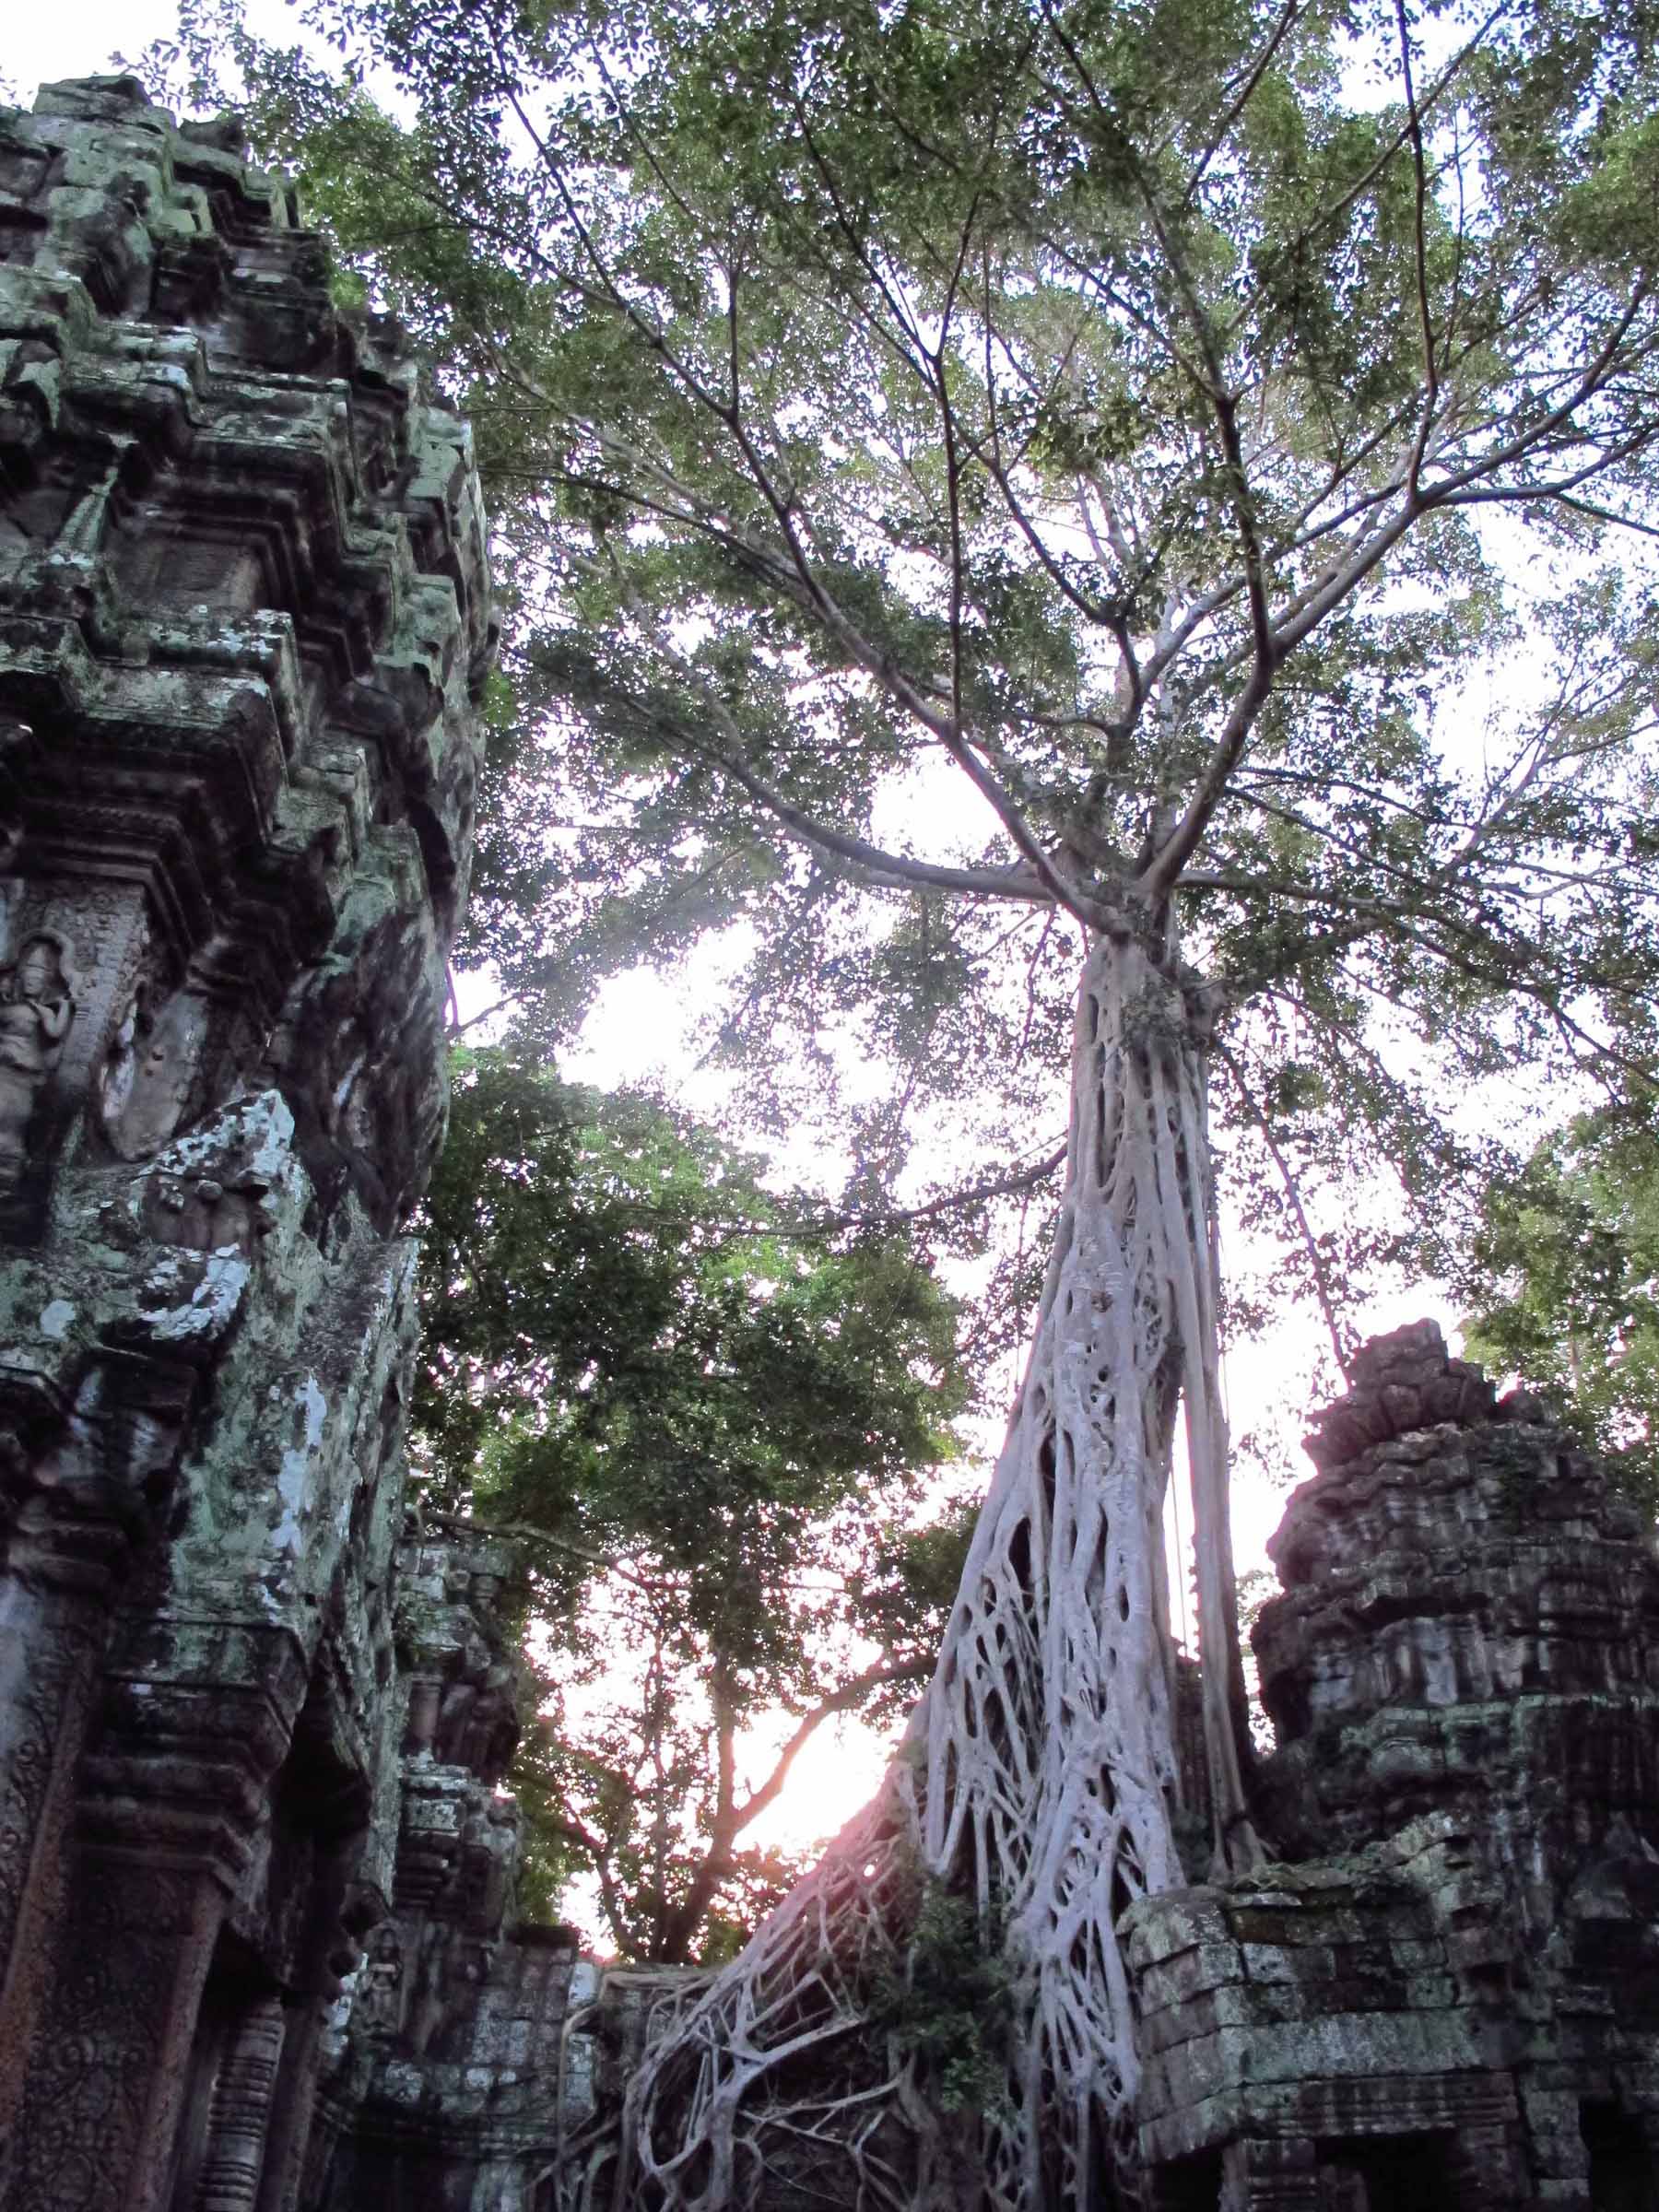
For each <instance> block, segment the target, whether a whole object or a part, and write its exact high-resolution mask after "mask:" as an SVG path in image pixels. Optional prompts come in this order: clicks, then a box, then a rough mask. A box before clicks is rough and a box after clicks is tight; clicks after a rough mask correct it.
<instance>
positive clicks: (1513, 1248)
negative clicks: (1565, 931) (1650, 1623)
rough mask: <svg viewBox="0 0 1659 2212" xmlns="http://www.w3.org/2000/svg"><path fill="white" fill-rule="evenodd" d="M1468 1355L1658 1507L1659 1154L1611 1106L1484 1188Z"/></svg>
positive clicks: (1630, 1490)
mask: <svg viewBox="0 0 1659 2212" xmlns="http://www.w3.org/2000/svg"><path fill="white" fill-rule="evenodd" d="M1483 1217H1484V1218H1483V1223H1482V1228H1481V1232H1480V1234H1479V1236H1478V1237H1477V1240H1476V1242H1475V1246H1474V1249H1473V1252H1472V1253H1471V1257H1470V1265H1469V1269H1468V1272H1467V1275H1466V1277H1465V1292H1466V1295H1467V1296H1468V1297H1469V1299H1470V1301H1471V1312H1470V1317H1469V1319H1468V1320H1467V1321H1465V1324H1464V1337H1465V1349H1466V1350H1467V1351H1468V1352H1469V1353H1470V1354H1471V1355H1472V1356H1473V1357H1474V1358H1475V1359H1481V1360H1484V1361H1485V1362H1486V1363H1487V1365H1488V1367H1490V1368H1492V1369H1493V1370H1495V1371H1497V1372H1499V1373H1501V1374H1512V1375H1516V1376H1518V1377H1519V1378H1520V1380H1521V1382H1523V1383H1524V1384H1525V1385H1526V1386H1527V1387H1528V1388H1529V1389H1532V1390H1535V1391H1538V1392H1540V1393H1541V1394H1543V1395H1544V1396H1546V1397H1547V1399H1549V1400H1550V1401H1551V1402H1552V1403H1553V1404H1554V1405H1555V1406H1556V1407H1557V1408H1558V1410H1559V1411H1560V1412H1561V1413H1562V1414H1564V1415H1565V1417H1566V1418H1568V1420H1570V1421H1571V1423H1573V1424H1574V1425H1575V1426H1576V1427H1577V1429H1578V1430H1579V1431H1580V1433H1581V1435H1582V1436H1583V1440H1584V1441H1585V1442H1586V1443H1588V1444H1591V1445H1593V1446H1594V1448H1595V1449H1596V1450H1597V1451H1599V1452H1601V1453H1605V1454H1606V1460H1607V1464H1608V1467H1609V1469H1610V1471H1611V1473H1612V1475H1613V1477H1614V1479H1615V1481H1616V1482H1618V1485H1619V1487H1620V1488H1622V1489H1624V1490H1625V1492H1626V1493H1627V1494H1628V1495H1629V1496H1630V1498H1631V1499H1632V1500H1634V1501H1635V1502H1637V1503H1639V1504H1640V1505H1641V1507H1642V1508H1643V1510H1644V1511H1645V1512H1648V1513H1649V1514H1650V1515H1655V1514H1659V1149H1656V1147H1655V1142H1654V1135H1653V1124H1652V1123H1651V1121H1649V1120H1646V1119H1641V1120H1636V1119H1633V1118H1632V1117H1631V1116H1630V1114H1628V1113H1623V1114H1621V1113H1618V1112H1612V1111H1609V1110H1607V1109H1605V1108H1604V1109H1603V1110H1601V1111H1600V1112H1593V1113H1585V1114H1581V1115H1580V1116H1578V1118H1577V1119H1576V1120H1574V1121H1573V1122H1572V1123H1571V1125H1570V1126H1569V1127H1568V1128H1567V1129H1565V1130H1564V1131H1562V1132H1560V1133H1559V1135H1555V1136H1552V1137H1549V1138H1547V1139H1546V1140H1545V1142H1544V1143H1542V1144H1541V1145H1540V1146H1539V1147H1537V1149H1536V1150H1535V1152H1534V1153H1533V1155H1532V1157H1531V1158H1530V1159H1528V1160H1527V1161H1526V1163H1525V1165H1524V1168H1523V1170H1522V1171H1521V1172H1520V1173H1519V1174H1518V1175H1516V1176H1514V1177H1513V1178H1511V1179H1509V1180H1506V1181H1505V1182H1502V1183H1500V1184H1498V1185H1495V1186H1494V1187H1493V1188H1492V1189H1491V1190H1490V1191H1489V1192H1488V1194H1487V1196H1486V1200H1485V1203H1484V1206H1483Z"/></svg>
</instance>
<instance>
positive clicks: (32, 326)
mask: <svg viewBox="0 0 1659 2212" xmlns="http://www.w3.org/2000/svg"><path fill="white" fill-rule="evenodd" d="M491 645H492V636H491V615H490V606H489V593H488V577H487V572H486V563H485V552H484V540H483V530H482V518H481V513H480V509H479V502H478V493H477V478H476V476H475V474H474V471H473V468H472V465H471V458H470V449H469V444H468V439H467V433H466V431H465V427H464V426H463V425H462V424H461V423H460V422H459V421H458V420H457V419H456V418H454V417H453V415H452V414H449V413H447V412H445V411H444V410H443V409H442V408H441V407H439V406H434V405H432V404H431V403H430V402H429V400H428V399H427V398H425V397H423V395H422V394H421V391H420V388H419V382H418V376H417V371H416V368H415V365H414V363H413V362H412V361H411V360H410V359H409V358H408V357H407V355H406V351H405V349H404V347H403V346H402V343H401V341H400V339H399V336H398V334H397V333H396V332H395V331H394V329H391V328H389V327H384V326H382V325H380V324H376V323H375V322H373V321H372V320H368V321H347V319H345V318H343V317H342V316H341V315H339V314H337V313H336V312H335V310H334V309H333V307H332V306H331V304H330V301H329V298H328V292H327V287H326V271H325V267H324V258H323V255H322V253H321V252H320V250H319V247H318V243H317V241H316V240H315V239H314V238H313V237H312V236H311V235H310V234H309V233H308V232H306V231H305V230H304V229H302V228H300V227H299V226H298V225H297V222H296V218H295V210H294V206H293V203H292V198H291V195H290V193H289V191H288V187H287V185H286V184H284V183H283V182H281V181H280V180H273V179H270V178H267V177H264V176H262V175H260V174H259V173H257V172H256V171H252V170H250V169H249V168H248V167H247V165H246V163H245V161H244V159H243V158H242V154H241V149H240V147H238V146H237V144H236V143H235V140H234V135H230V134H227V133H226V132H225V131H224V130H223V129H221V128H220V127H219V126H218V125H195V124H183V125H182V126H175V124H173V122H172V120H171V118H170V117H169V116H167V115H166V114H164V113H162V112H159V111H158V110H157V109H155V108H153V107H152V106H150V104H149V103H148V101H147V98H146V96H145V93H144V91H143V89H142V88H141V87H140V86H139V85H138V84H136V83H135V81H133V80H132V79H130V78H105V79H94V80H88V81H86V82H82V83H75V84H67V85H58V86H52V87H48V88H46V89H45V90H44V91H43V92H42V93H41V96H40V98H39V100H37V102H36V104H35V109H34V112H33V113H32V114H22V113H17V112H5V113H4V114H0V2139H3V2143H4V2148H3V2149H0V2207H4V2208H5V2212H94V2208H95V2207H99V2208H100V2207H109V2208H110V2212H115V2208H116V2207H120V2212H230V2208H231V2207H238V2208H242V2207H246V2208H249V2212H253V2208H256V2212H290V2208H291V2207H293V2206H297V2205H299V2204H300V2203H301V2202H302V2201H304V2191H305V2189H306V2188H307V2187H308V2186H309V2185H310V2183H309V2182H308V2176H311V2177H312V2180H314V2178H315V2177H314V2174H313V2171H312V2169H313V2166H314V2160H312V2159H310V2158H309V2155H308V2153H309V2146H310V2144H311V2139H312V2132H313V2131H312V2124H311V2122H312V2104H313V2100H314V2099H315V2096H316V2092H317V2086H318V2082H319V2079H320V2076H321V2071H322V2068H323V2066H324V2062H325V2061H331V2060H332V2056H333V2054H332V2052H331V2049H330V2047H329V2045H328V2042H327V2036H328V2031H329V2021H330V2018H331V2008H333V2007H334V2006H335V2000H336V1998H337V1994H338V1992H339V1989H340V1986H341V1981H342V1977H343V1975H345V1974H347V1973H348V1972H350V1971H352V1969H353V1968H354V1967H355V1965H356V1963H357V1961H358V1959H359V1956H360V1939H361V1937H362V1935H363V1934H364V1933H365V1932H366V1931H367V1930H368V1929H369V1928H370V1927H371V1926H372V1925H374V1924H377V1923H379V1922H381V1921H382V1920H383V1919H384V1916H385V1914H386V1913H387V1912H388V1911H389V1910H390V1909H391V1907H392V1905H393V1902H394V1887H395V1877H394V1861H395V1858H396V1849H395V1840H396V1835H397V1826H398V1802H399V1800H398V1791H399V1754H400V1747H401V1744H402V1739H403V1737H404V1735H405V1730H406V1712H407V1708H408V1706H409V1702H410V1694H411V1684H410V1681H409V1678H408V1677H407V1675H406V1672H405V1671H403V1670H401V1669H400V1667H399V1665H398V1658H397V1650H396V1642H397V1636H398V1632H399V1631H398V1628H397V1618H396V1615H395V1611H394V1597H393V1593H394V1583H395V1580H396V1576H397V1571H398V1569H397V1546H398V1542H399V1537H400V1532H401V1529H402V1526H403V1520H404V1502H403V1489H404V1460H403V1451H404V1426H405V1421H404V1407H405V1404H406V1394H407V1388H408V1365H409V1358H410V1351H411V1335H412V1308H411V1299H410V1268H411V1259H412V1248H411V1246H410V1244H409V1242H408V1241H407V1239H406V1235H405V1233H404V1231H405V1227H406V1221H407V1218H408V1213H409V1209H410V1206H411V1205H412V1203H413V1201H414V1200H415V1198H416V1197H417V1196H418V1194H419V1192H420V1189H421V1187H422V1184H423V1182H424V1179H425V1177H426V1175H427V1173H428V1171H429V1166H430V1162H431V1159H432V1155H433V1152H434V1148H435V1147H436V1145H437V1143H438V1141H439V1137H440V1135H441V1127H442V1122H443V1112H444V1093H443V1076H442V1015H443V1006H444V992H445V984H444V960H445V952H446V947H447V945H448V941H449V938H450V935H451V934H452V932H453V927H454V924H455V921H456V917H457V913H458V910H459V904H460V901H461V900H462V899H463V897H464V895H465V879H466V869H467V855H468V846H469V839H470V831H471V815H472V794H473V788H474V781H475V775H476V769H477V730H476V722H475V716H474V705H475V702H476V700H477V693H478V688H479V686H480V685H481V683H482V681H483V678H484V676H485V674H486V671H487V668H488V661H489V655H490V651H491ZM422 1556H423V1558H424V1556H425V1555H422ZM426 1571H427V1569H426V1568H425V1567H424V1566H423V1567H422V1569H421V1572H422V1573H425V1572H426ZM433 1571H436V1570H433ZM417 1579H418V1578H417ZM466 1664H467V1662H466V1660H465V1654H464V1656H463V1661H462V1665H461V1675H460V1677H457V1679H456V1681H455V1682H454V1683H453V1684H452V1685H451V1689H452V1690H453V1692H454V1695H453V1698H452V1701H451V1703H450V1705H449V1706H448V1707H447V1709H446V1708H445V1707H444V1706H443V1703H442V1700H440V1710H439V1712H437V1713H436V1714H435V1715H434V1716H433V1723H434V1726H435V1729H436V1732H437V1733H436V1735H435V1736H434V1738H433V1743H432V1747H431V1752H430V1757H431V1759H433V1760H434V1761H436V1760H437V1759H439V1758H440V1756H441V1755H447V1753H448V1751H449V1750H450V1748H451V1747H452V1741H453V1747H458V1748H459V1750H460V1751H461V1752H462V1754H464V1756H465V1759H467V1760H470V1761H471V1762H472V1766H473V1769H474V1771H478V1772H481V1773H482V1774H483V1775H484V1779H485V1781H486V1782H489V1783H493V1782H494V1781H495V1780H498V1779H499V1773H500V1759H501V1755H502V1751H503V1747H504V1746H506V1745H507V1744H508V1741H509V1737H510V1733H511V1730H510V1725H509V1724H507V1722H506V1721H505V1718H504V1715H503V1712H502V1710H501V1709H502V1706H503V1703H504V1696H505V1685H504V1682H503V1680H502V1679H501V1678H500V1675H499V1671H498V1673H497V1674H495V1675H493V1676H492V1675H491V1672H490V1668H489V1667H488V1666H487V1667H486V1668H485V1678H482V1679H477V1680H474V1679H472V1678H471V1677H468V1676H467V1675H466ZM497 1664H498V1666H499V1662H498V1663H497ZM446 1712H447V1718H446ZM446 1731H447V1733H446ZM480 1760H481V1761H482V1764H481V1765H480ZM486 1794H488V1792H487V1793H486ZM411 1803H413V1801H411ZM467 1807H468V1809H467V1810H466V1812H465V1816H464V1817H462V1818H461V1824H460V1830H459V1835H458V1839H457V1847H458V1851H459V1858H460V1862H461V1864H462V1865H463V1866H464V1867H465V1868H469V1869H471V1868H476V1867H478V1866H482V1867H483V1868H484V1871H483V1872H481V1873H478V1874H477V1876H476V1883H481V1884H482V1890H483V1892H485V1893H488V1891H489V1885H490V1882H491V1881H492V1880H496V1879H497V1878H498V1877H497V1875H496V1874H495V1873H494V1872H492V1871H490V1870H491V1869H497V1868H499V1864H500V1857H501V1855H502V1854H501V1853H500V1849H499V1847H498V1842H497V1834H498V1830H500V1828H501V1826H502V1820H500V1819H497V1820H496V1822H495V1825H494V1826H493V1827H492V1826H491V1816H490V1815H489V1813H488V1808H486V1811H485V1815H484V1822H483V1827H482V1829H481V1830H480V1829H479V1828H478V1825H477V1819H476V1818H475V1815H476V1814H477V1806H476V1805H475V1804H474V1802H473V1800H472V1799H471V1798H468V1799H467ZM408 1818H411V1819H413V1818H415V1814H414V1812H413V1811H410V1812H409V1814H408ZM456 1878H457V1879H459V1878H460V1877H459V1876H457V1877H456ZM467 1878H468V1879H474V1878H475V1877H474V1876H473V1875H471V1874H469V1875H468V1876H467ZM479 1909H480V1910H482V1909H483V1908H482V1907H480V1908H479Z"/></svg>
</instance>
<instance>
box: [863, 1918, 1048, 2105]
mask: <svg viewBox="0 0 1659 2212" xmlns="http://www.w3.org/2000/svg"><path fill="white" fill-rule="evenodd" d="M1013 2010H1014V2006H1013V1989H1012V1983H1011V1981H1010V1976H1009V1971H1008V1964H1007V1961H1006V1959H1005V1958H1004V1956H1003V1950H1002V1930H1001V1926H1000V1924H999V1920H998V1916H997V1914H996V1913H995V1912H992V1913H991V1914H990V1915H989V1916H988V1918H987V1919H986V1920H984V1921H982V1919H981V1917H980V1914H979V1913H978V1912H977V1911H976V1910H975V1909H974V1907H973V1905H972V1904H971V1903H970V1902H969V1900H967V1899H966V1898H962V1897H958V1896H955V1895H954V1894H953V1893H952V1892H951V1891H950V1890H949V1889H948V1888H947V1887H946V1886H945V1884H944V1883H942V1882H937V1881H928V1882H924V1884H923V1885H922V1894H921V1900H920V1902H919V1903H918V1905H917V1907H916V1912H915V1918H914V1921H913V1923H912V1928H911V1934H910V1940H909V1943H908V1944H907V1946H906V1948H905V1953H904V1959H903V1966H902V1971H899V1972H889V1973H886V1974H884V1975H882V1976H880V1977H879V1978H878V1979H877V1983H876V1986H875V1987H874V1989H873V1990H872V1991H871V1992H870V1993H869V1996H868V2000H867V2007H866V2012H865V2018H867V2020H868V2021H869V2024H870V2026H871V2027H872V2028H874V2029H876V2030H878V2031H881V2032H885V2033H886V2034H888V2035H889V2036H891V2038H892V2039H893V2041H894V2043H895V2045H896V2046H897V2047H898V2048H899V2049H900V2050H901V2051H903V2052H906V2053H913V2054H914V2055H915V2056H916V2057H917V2058H918V2059H919V2060H920V2061H921V2062H922V2065H924V2068H925V2070H926V2073H927V2076H928V2077H929V2079H930V2080H931V2082H932V2083H933V2085H934V2091H935V2098H936V2100H937V2102H938V2105H939V2109H940V2111H941V2112H963V2111H968V2112H984V2111H986V2110H987V2109H990V2108H993V2107H994V2105H995V2104H996V2103H997V2101H998V2100H1000V2099H1001V2098H1002V2097H1003V2096H1004V2095H1005V2093H1006V2077H1007V2067H1008V2058H1009V2051H1008V2031H1009V2028H1010V2026H1011V2024H1012V2017H1013Z"/></svg>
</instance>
